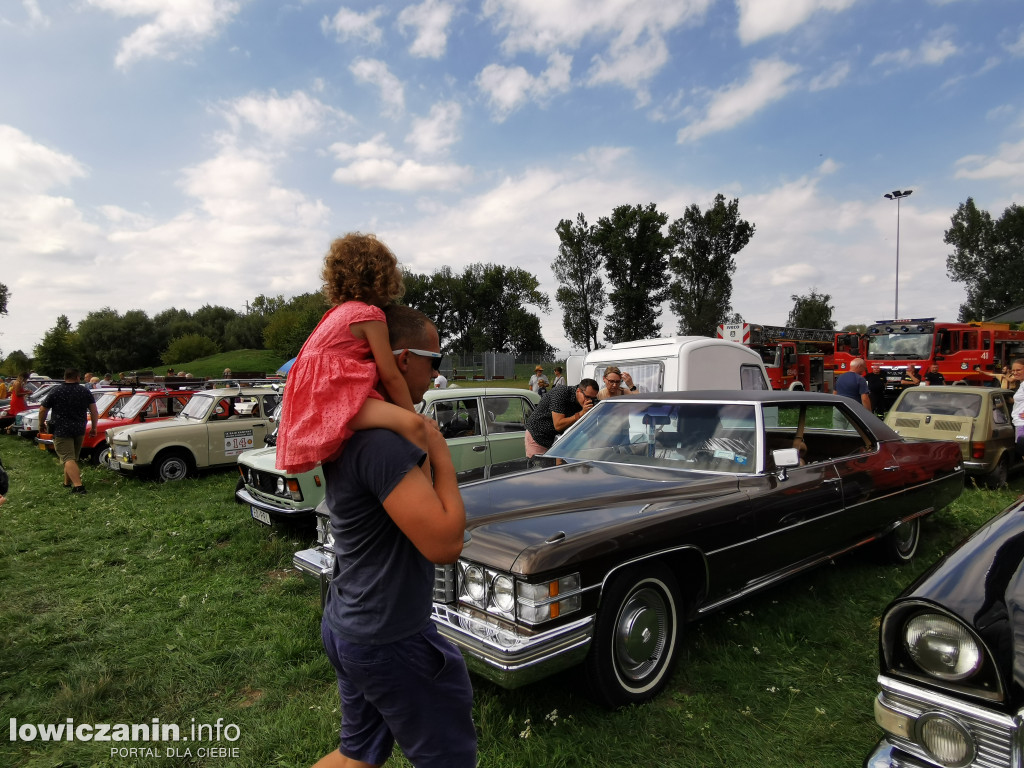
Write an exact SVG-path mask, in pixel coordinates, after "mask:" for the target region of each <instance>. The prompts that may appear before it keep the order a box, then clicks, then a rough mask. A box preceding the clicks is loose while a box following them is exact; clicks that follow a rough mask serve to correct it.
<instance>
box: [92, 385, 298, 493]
mask: <svg viewBox="0 0 1024 768" xmlns="http://www.w3.org/2000/svg"><path fill="white" fill-rule="evenodd" d="M280 402H281V391H280V390H279V389H277V388H274V387H226V388H223V389H207V390H202V391H200V392H196V393H195V394H194V395H193V396H192V399H191V400H189V402H188V405H186V406H185V408H184V409H183V410H182V411H181V413H179V414H178V415H177V416H175V417H174V418H173V419H169V420H167V421H160V422H156V423H148V424H133V425H131V426H128V427H124V428H121V429H118V430H115V431H113V432H112V433H108V434H107V444H108V446H109V450H108V454H107V461H108V465H109V467H110V468H111V469H113V470H115V471H117V472H121V473H123V474H132V475H138V474H142V473H152V474H153V475H154V476H155V477H156V478H157V479H158V480H160V481H161V482H168V481H171V480H181V479H183V478H185V477H189V476H190V475H194V474H195V473H196V471H198V470H200V469H211V468H216V467H232V466H234V465H235V463H236V462H237V460H238V455H239V454H240V453H242V452H243V451H247V450H250V449H252V448H262V447H263V445H264V440H263V438H264V437H266V436H267V434H268V433H269V432H270V431H271V430H273V423H272V419H271V414H273V413H274V409H275V408H276V407H277V405H278V404H279V403H280Z"/></svg>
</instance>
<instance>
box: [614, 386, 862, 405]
mask: <svg viewBox="0 0 1024 768" xmlns="http://www.w3.org/2000/svg"><path fill="white" fill-rule="evenodd" d="M636 399H641V400H659V401H660V400H709V401H710V400H728V401H729V402H733V403H736V402H739V403H791V402H817V403H821V404H822V405H824V404H826V403H843V402H845V403H849V402H850V401H851V398H848V397H844V396H843V395H827V394H824V393H821V392H792V391H790V390H788V389H781V390H780V389H695V390H688V391H682V392H640V393H636V394H632V395H626V396H624V397H622V398H609V399H608V400H604V401H602V402H620V401H628V400H636Z"/></svg>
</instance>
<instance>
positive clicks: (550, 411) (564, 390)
mask: <svg viewBox="0 0 1024 768" xmlns="http://www.w3.org/2000/svg"><path fill="white" fill-rule="evenodd" d="M597 392H598V386H597V382H596V381H594V380H593V379H582V380H581V381H580V383H579V384H577V385H576V386H575V387H565V386H563V387H552V388H551V391H550V392H548V393H547V394H546V395H544V397H542V398H541V399H540V403H538V404H537V407H536V408H534V409H533V412H532V413H531V414H530V415H529V416H528V417H527V419H526V458H528V459H529V458H531V457H533V456H539V455H540V454H542V453H546V452H547V450H548V448H550V447H551V446H552V445H554V442H555V438H556V437H558V435H560V434H562V433H563V432H564V431H565V430H566V429H568V428H569V427H570V426H571V425H573V424H575V423H576V422H577V421H579V420H580V419H581V418H582V417H583V415H584V414H585V413H587V412H588V411H590V409H591V408H593V407H594V403H596V402H597Z"/></svg>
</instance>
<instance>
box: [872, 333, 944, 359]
mask: <svg viewBox="0 0 1024 768" xmlns="http://www.w3.org/2000/svg"><path fill="white" fill-rule="evenodd" d="M933 341H934V335H933V334H931V333H880V334H878V335H877V336H872V337H871V340H870V341H869V342H868V359H869V360H930V359H931V356H932V342H933Z"/></svg>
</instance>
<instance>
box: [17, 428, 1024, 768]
mask: <svg viewBox="0 0 1024 768" xmlns="http://www.w3.org/2000/svg"><path fill="white" fill-rule="evenodd" d="M0 456H2V458H3V461H4V464H5V465H6V466H7V467H8V470H9V472H10V477H11V492H10V495H9V501H8V503H7V504H6V505H4V506H3V507H0V729H2V734H3V735H2V737H0V765H2V766H11V767H14V766H18V767H22V766H24V767H29V766H31V767H32V768H44V767H45V768H56V767H57V766H60V767H62V768H72V767H74V766H117V768H128V767H129V766H147V767H149V766H172V765H173V766H180V765H188V766H252V767H256V766H260V767H264V766H306V765H310V764H312V763H313V762H314V761H315V760H316V759H318V758H319V757H320V756H321V755H323V754H324V753H326V752H328V751H330V750H332V749H333V748H335V747H336V746H337V742H336V732H337V726H338V719H339V712H338V700H337V691H336V687H335V683H334V677H333V673H332V670H331V667H330V665H329V663H328V662H327V659H326V657H325V656H324V653H323V651H322V649H321V646H320V639H319V622H320V610H319V601H318V593H317V592H316V590H315V589H312V588H310V587H309V586H308V585H307V584H305V583H303V582H302V581H301V580H300V578H299V576H298V575H297V574H296V573H295V572H294V571H293V570H292V569H291V556H292V553H293V552H294V551H295V550H296V549H299V548H301V547H304V546H306V545H307V544H308V542H309V541H310V540H311V538H312V533H311V532H310V531H306V530H280V529H269V528H264V527H262V526H259V525H257V524H255V523H254V522H253V521H252V520H251V519H250V518H249V514H248V510H247V509H246V508H244V507H241V506H239V505H236V504H235V503H234V501H233V498H232V491H233V488H234V485H235V476H234V474H232V473H222V474H213V475H207V476H204V477H202V478H200V479H198V480H193V481H186V482H183V483H179V484H173V485H158V484H156V483H153V482H148V481H141V480H138V479H134V478H128V479H123V478H120V477H118V476H117V475H115V474H113V473H110V472H107V471H105V470H101V469H99V468H92V467H86V468H85V470H84V477H85V483H86V486H87V488H88V491H89V492H88V494H87V495H85V496H77V497H76V496H72V495H70V494H69V493H68V492H67V491H66V490H64V489H63V488H62V487H61V484H60V470H59V468H58V465H57V462H56V459H55V458H54V457H53V456H52V455H51V454H44V453H41V452H39V451H38V450H36V449H35V447H34V446H33V445H31V444H30V443H29V442H28V441H26V440H21V439H19V438H16V437H7V436H3V437H0ZM1021 483H1022V481H1021V480H1020V479H1015V480H1014V481H1013V482H1012V483H1011V485H1012V486H1013V487H1011V488H1010V489H1006V490H1003V491H999V492H995V491H987V490H970V491H968V492H966V493H965V494H964V496H963V497H962V498H961V499H960V500H959V501H958V502H957V503H956V504H954V505H953V506H952V507H951V508H949V509H947V510H944V511H942V512H941V513H939V514H938V515H935V516H933V517H932V518H930V519H928V520H926V523H925V526H924V530H923V536H922V540H923V541H922V550H921V554H920V555H919V557H918V559H917V560H916V561H915V562H914V563H913V564H912V565H911V566H909V567H904V568H897V567H891V566H880V565H876V564H875V563H874V561H873V560H872V559H871V558H870V557H868V556H866V555H861V554H854V555H851V556H848V557H845V558H842V559H840V560H837V561H836V562H835V563H834V564H831V565H829V566H827V567H825V568H822V569H819V570H817V571H816V572H814V573H811V574H807V575H804V576H801V577H799V578H798V579H796V580H793V581H791V582H789V583H788V584H785V585H782V586H781V587H778V588H776V589H774V590H772V591H770V592H767V593H764V594H762V595H760V596H758V597H755V598H753V599H750V600H747V601H745V602H743V603H742V604H740V605H737V606H734V607H733V608H731V609H730V610H729V611H727V612H723V613H720V614H717V615H715V616H712V617H710V618H708V619H705V620H704V621H703V622H701V623H700V624H698V625H695V626H692V627H691V628H690V630H689V634H688V636H687V637H686V638H684V641H683V642H684V648H683V651H682V654H681V662H680V664H679V666H678V668H677V670H676V672H675V675H674V677H673V679H672V681H671V683H670V685H669V687H668V689H667V690H666V691H665V692H664V693H663V694H662V695H660V696H659V697H658V698H657V699H655V700H654V701H653V702H651V703H649V704H647V705H645V706H640V707H633V708H628V709H623V710H620V711H615V712H609V711H606V710H603V709H600V708H598V707H596V706H594V705H593V704H591V703H590V702H589V701H588V700H587V699H586V698H585V697H584V696H583V695H582V692H581V691H582V686H581V685H580V681H579V680H577V679H576V678H575V676H574V675H572V674H566V675H563V676H560V677H556V678H552V679H549V680H547V681H544V682H541V683H539V684H536V685H533V686H530V687H527V688H524V689H520V690H517V691H511V692H510V691H504V690H501V689H499V688H497V687H495V686H493V685H490V684H489V683H487V682H486V681H483V680H480V679H474V687H475V712H474V715H475V719H476V723H477V725H478V729H479V734H480V765H481V766H488V767H489V766H496V767H499V768H504V767H506V766H507V767H511V766H629V765H639V766H687V767H688V768H692V767H696V766H728V767H729V768H743V767H745V766H750V767H752V768H753V767H754V766H756V768H767V767H768V766H780V767H782V766H785V767H786V768H789V767H791V766H794V765H799V766H822V767H823V768H824V767H827V768H835V767H836V766H859V765H860V763H861V760H862V759H863V756H864V755H865V754H866V753H867V752H868V750H869V749H870V748H871V747H872V745H873V744H874V742H875V740H876V739H877V738H878V737H879V734H880V731H879V730H878V729H877V727H876V726H875V725H874V721H873V716H872V699H873V697H874V695H875V683H874V678H875V675H876V674H877V661H876V643H877V639H876V632H877V626H878V618H879V614H880V612H881V610H882V609H883V608H884V606H885V605H886V603H888V601H889V600H890V599H892V598H893V597H894V596H895V595H897V594H898V593H899V592H900V591H901V589H902V588H903V587H904V586H905V585H906V584H907V583H908V582H909V581H910V580H911V579H912V578H913V577H914V576H915V575H916V574H917V573H919V572H921V571H922V570H923V569H924V568H925V567H926V566H927V565H928V564H930V563H931V562H932V561H933V560H934V559H935V558H936V557H937V556H938V555H939V554H940V553H942V552H944V551H946V550H948V549H949V548H950V547H952V546H953V545H954V544H955V543H956V542H957V541H958V540H959V539H961V538H962V537H963V536H964V535H966V534H967V533H968V532H970V531H971V530H973V529H974V528H976V527H977V526H978V525H980V524H981V523H982V522H983V521H984V520H986V519H988V518H989V517H991V516H992V515H993V514H995V513H996V512H998V511H999V510H1000V509H1002V508H1003V507H1004V506H1005V505H1006V504H1008V503H1009V502H1010V501H1012V500H1013V499H1014V498H1015V497H1016V496H1017V494H1018V493H1020V485H1021ZM11 718H15V719H16V722H17V724H18V725H19V726H23V725H24V724H54V725H60V724H65V723H66V721H67V720H68V718H71V719H72V720H73V722H74V723H75V724H76V725H79V724H94V723H96V724H104V723H110V724H118V723H121V724H152V722H153V719H154V718H157V719H158V720H159V723H162V724H165V725H166V724H177V725H179V727H180V734H181V735H183V736H188V735H189V734H190V727H191V726H192V725H193V724H195V725H197V726H209V727H210V728H212V727H213V726H215V724H216V723H217V722H218V719H220V722H221V725H222V727H223V726H226V725H232V726H234V728H233V729H230V730H228V731H224V730H222V731H221V739H220V740H219V741H217V740H210V739H209V738H204V739H203V740H201V741H195V740H192V741H189V742H187V743H186V742H177V743H174V742H157V741H142V740H139V739H136V740H134V741H120V742H102V743H101V742H97V741H80V740H74V741H67V740H62V741H57V742H53V741H49V742H46V741H41V740H39V739H38V738H37V739H36V740H31V741H26V740H22V738H16V739H15V740H13V741H12V740H11V738H10V725H9V724H10V720H11ZM200 731H202V733H203V735H204V737H206V736H209V735H210V734H209V732H208V730H204V729H203V728H200ZM16 736H17V734H16ZM229 736H230V737H235V738H233V740H229V738H228V737H229ZM210 747H218V748H227V749H233V750H237V752H235V753H228V756H224V757H218V756H213V757H210V756H206V755H207V754H208V753H201V752H200V750H202V749H209V748H210ZM112 748H113V749H125V750H127V749H136V750H153V752H152V753H147V752H142V753H141V754H140V753H139V752H136V753H135V756H132V755H131V754H130V753H127V752H125V753H117V754H111V749H112ZM186 749H187V750H189V752H190V754H188V755H186V752H185V750H186ZM169 750H170V751H171V752H170V754H169ZM406 764H407V763H406V762H405V761H404V760H403V759H402V758H401V757H398V756H396V757H394V758H392V760H391V761H390V762H389V765H406Z"/></svg>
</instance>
